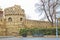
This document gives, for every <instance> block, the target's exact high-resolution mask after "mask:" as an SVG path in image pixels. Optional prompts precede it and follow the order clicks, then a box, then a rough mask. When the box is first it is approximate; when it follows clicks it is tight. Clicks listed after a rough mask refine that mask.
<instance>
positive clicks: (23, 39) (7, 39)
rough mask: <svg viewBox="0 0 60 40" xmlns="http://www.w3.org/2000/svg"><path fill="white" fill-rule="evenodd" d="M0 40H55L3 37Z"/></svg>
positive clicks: (54, 39)
mask: <svg viewBox="0 0 60 40" xmlns="http://www.w3.org/2000/svg"><path fill="white" fill-rule="evenodd" d="M0 40H57V39H56V38H36V37H32V38H28V37H25V38H24V37H21V38H16V37H4V38H2V37H1V38H0ZM58 40H60V38H58Z"/></svg>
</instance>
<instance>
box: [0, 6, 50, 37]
mask: <svg viewBox="0 0 60 40" xmlns="http://www.w3.org/2000/svg"><path fill="white" fill-rule="evenodd" d="M24 27H27V28H32V27H40V28H51V25H50V23H49V22H47V21H37V20H28V19H26V16H25V11H24V9H22V8H21V7H20V6H19V5H14V6H12V7H8V8H5V9H4V11H2V9H0V35H1V36H18V35H19V29H20V28H24Z"/></svg>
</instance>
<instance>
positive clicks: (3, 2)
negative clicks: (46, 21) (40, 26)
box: [0, 0, 40, 20]
mask: <svg viewBox="0 0 60 40" xmlns="http://www.w3.org/2000/svg"><path fill="white" fill-rule="evenodd" d="M37 2H38V0H0V7H1V8H3V9H4V8H7V7H11V6H14V5H15V4H16V5H20V6H21V8H23V9H24V10H25V14H26V17H27V18H29V19H33V20H39V19H40V17H39V16H38V15H39V13H36V12H35V4H36V3H37Z"/></svg>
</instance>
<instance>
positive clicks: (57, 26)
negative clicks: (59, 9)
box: [56, 18, 58, 40]
mask: <svg viewBox="0 0 60 40" xmlns="http://www.w3.org/2000/svg"><path fill="white" fill-rule="evenodd" d="M56 40H58V19H57V18H56Z"/></svg>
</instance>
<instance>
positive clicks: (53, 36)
mask: <svg viewBox="0 0 60 40" xmlns="http://www.w3.org/2000/svg"><path fill="white" fill-rule="evenodd" d="M16 37H18V38H21V37H22V36H16ZM27 37H28V38H32V37H33V36H27ZM58 37H59V38H60V35H59V36H58ZM40 38H56V35H45V36H43V37H40Z"/></svg>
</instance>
